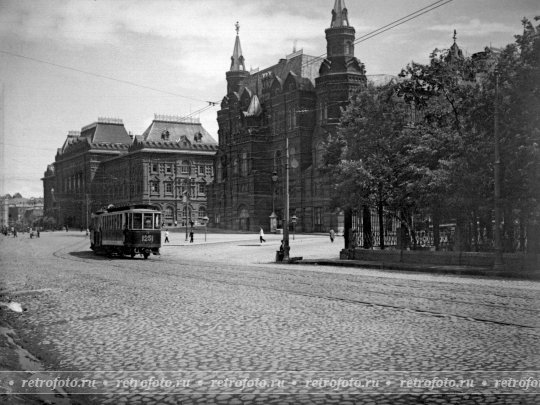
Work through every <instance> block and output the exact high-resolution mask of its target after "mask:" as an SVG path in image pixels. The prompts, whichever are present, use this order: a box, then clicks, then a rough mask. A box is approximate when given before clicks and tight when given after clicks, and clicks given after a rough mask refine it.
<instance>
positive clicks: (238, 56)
mask: <svg viewBox="0 0 540 405" xmlns="http://www.w3.org/2000/svg"><path fill="white" fill-rule="evenodd" d="M235 27H236V41H235V42H234V50H233V55H232V56H231V69H230V70H229V71H228V72H227V73H226V77H227V94H231V93H235V92H238V90H239V89H240V83H241V82H242V81H243V80H244V79H245V78H247V77H249V72H248V71H246V65H245V61H244V55H242V46H241V45H240V36H239V32H240V24H239V23H238V21H237V22H236V24H235Z"/></svg>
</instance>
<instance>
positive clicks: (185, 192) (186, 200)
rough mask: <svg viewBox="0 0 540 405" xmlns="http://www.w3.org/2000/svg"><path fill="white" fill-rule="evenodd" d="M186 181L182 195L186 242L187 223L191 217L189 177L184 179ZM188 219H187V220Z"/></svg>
mask: <svg viewBox="0 0 540 405" xmlns="http://www.w3.org/2000/svg"><path fill="white" fill-rule="evenodd" d="M185 180H186V190H185V191H184V195H183V197H182V201H183V203H184V204H185V207H186V242H187V240H188V222H189V221H190V220H191V215H189V193H190V190H189V188H190V187H191V177H189V178H187V179H185ZM188 218H189V219H188Z"/></svg>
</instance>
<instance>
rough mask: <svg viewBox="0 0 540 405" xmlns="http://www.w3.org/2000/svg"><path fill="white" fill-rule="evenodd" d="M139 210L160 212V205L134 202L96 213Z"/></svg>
mask: <svg viewBox="0 0 540 405" xmlns="http://www.w3.org/2000/svg"><path fill="white" fill-rule="evenodd" d="M133 210H135V211H139V212H156V211H157V212H159V211H160V209H159V207H157V206H155V205H151V204H133V205H125V206H122V207H111V208H107V209H104V210H99V211H97V212H96V213H95V214H96V215H102V214H108V213H112V212H119V211H133Z"/></svg>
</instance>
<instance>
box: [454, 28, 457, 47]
mask: <svg viewBox="0 0 540 405" xmlns="http://www.w3.org/2000/svg"><path fill="white" fill-rule="evenodd" d="M456 38H457V31H456V30H454V44H455V43H456Z"/></svg>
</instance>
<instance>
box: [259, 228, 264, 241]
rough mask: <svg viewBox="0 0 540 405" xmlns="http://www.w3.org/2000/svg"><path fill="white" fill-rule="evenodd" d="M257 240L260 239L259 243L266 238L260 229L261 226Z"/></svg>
mask: <svg viewBox="0 0 540 405" xmlns="http://www.w3.org/2000/svg"><path fill="white" fill-rule="evenodd" d="M259 240H260V243H263V242H266V240H265V239H264V231H263V229H262V226H261V230H260V231H259Z"/></svg>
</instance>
